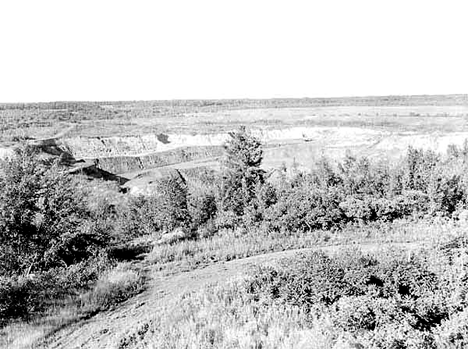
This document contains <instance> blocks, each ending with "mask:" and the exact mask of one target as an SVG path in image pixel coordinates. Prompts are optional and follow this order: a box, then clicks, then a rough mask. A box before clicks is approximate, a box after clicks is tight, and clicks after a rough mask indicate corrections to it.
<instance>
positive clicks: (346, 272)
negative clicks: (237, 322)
mask: <svg viewBox="0 0 468 349" xmlns="http://www.w3.org/2000/svg"><path fill="white" fill-rule="evenodd" d="M430 254H432V255H430ZM466 256H467V255H466V251H464V252H463V251H462V252H461V255H460V256H459V257H458V258H455V259H449V258H446V257H444V256H443V255H442V254H439V253H438V252H436V251H431V252H424V251H423V252H421V253H418V254H413V253H410V252H403V251H388V252H387V253H385V254H380V255H379V257H378V258H376V257H373V256H368V255H364V254H362V253H361V252H359V251H357V250H348V251H345V252H341V253H339V254H337V255H336V256H334V257H328V256H327V255H326V254H324V253H322V252H312V253H309V254H301V255H297V256H296V257H295V258H294V259H290V260H283V261H281V262H280V263H279V265H278V266H275V267H271V266H268V267H258V268H257V270H255V271H254V272H253V273H252V275H251V277H250V278H248V279H247V280H246V281H245V289H246V291H247V293H248V294H249V295H250V297H251V298H250V299H252V300H253V301H254V302H259V301H261V302H262V304H271V303H272V302H280V303H284V304H289V305H291V306H298V307H300V308H302V309H303V310H304V311H305V312H306V313H312V314H314V316H319V317H321V316H325V315H326V314H328V315H329V316H330V318H331V320H332V323H333V326H334V328H335V330H337V329H338V330H341V331H344V332H345V333H351V334H354V336H355V337H356V338H358V339H359V341H360V343H361V344H362V345H364V346H365V347H378V348H393V347H395V345H397V346H398V345H399V346H398V347H404V348H407V347H413V345H416V346H415V347H421V348H427V347H435V345H436V343H437V342H439V343H445V345H449V346H450V345H454V344H456V343H458V344H459V345H460V343H467V341H468V337H467V336H468V332H466V331H465V332H464V329H465V328H466V326H465V325H464V324H461V323H456V322H455V321H454V319H462V318H464V317H466V309H467V307H468V303H467V302H466V298H464V297H460V296H459V293H458V292H459V291H458V290H460V288H464V289H466V287H467V286H468V284H467V280H466V278H465V280H464V281H463V280H460V278H459V275H458V274H457V271H456V270H455V269H450V268H454V266H456V265H458V266H462V268H465V271H464V273H466V272H467V270H466V265H465V266H464V267H463V265H464V260H465V259H466ZM436 260H437V262H438V263H439V265H438V266H437V267H436V268H435V269H436V270H433V267H432V266H431V265H432V263H433V262H435V261H436ZM440 265H443V266H444V267H443V268H440ZM465 275H466V274H465ZM442 347H443V346H442Z"/></svg>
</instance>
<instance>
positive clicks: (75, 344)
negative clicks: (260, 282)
mask: <svg viewBox="0 0 468 349" xmlns="http://www.w3.org/2000/svg"><path fill="white" fill-rule="evenodd" d="M355 246H357V247H360V248H361V249H362V250H363V251H369V252H370V251H377V250H378V249H379V248H381V247H383V245H378V244H363V245H359V244H356V245H355ZM385 246H399V247H405V248H408V249H411V250H413V249H417V248H419V247H421V244H417V243H399V244H387V245H385ZM340 247H341V246H327V247H317V248H308V249H299V250H289V251H283V252H276V253H268V254H263V255H258V256H253V257H249V258H245V259H238V260H234V261H230V262H220V263H216V264H213V265H210V266H207V267H205V268H203V269H196V270H193V271H190V272H182V273H179V274H176V275H169V276H164V275H163V273H162V272H153V271H151V270H149V272H150V273H151V274H152V275H151V280H150V285H149V288H148V290H146V291H145V292H143V293H142V294H140V295H138V296H136V297H134V298H132V299H130V300H128V301H126V302H125V303H123V304H121V305H120V306H119V307H118V308H116V309H114V310H111V311H107V312H103V313H100V314H98V315H96V316H94V317H92V318H90V319H88V320H86V321H82V322H80V323H76V324H73V325H70V326H68V327H66V328H65V329H62V330H61V331H59V332H57V333H55V334H54V335H52V336H51V337H50V338H48V339H47V340H46V342H44V343H42V344H41V346H40V347H42V348H70V349H71V348H117V347H118V345H119V343H122V342H126V343H127V344H128V347H134V346H138V343H137V342H134V341H132V338H135V336H136V334H138V332H139V331H140V329H141V328H144V327H145V325H147V324H148V323H149V322H150V321H151V318H152V317H153V316H154V313H155V312H156V311H157V309H160V308H161V307H163V306H168V305H170V303H171V302H172V301H173V300H174V299H176V298H177V296H179V295H181V294H183V293H185V292H189V291H194V290H197V289H200V288H201V287H203V286H204V285H206V284H208V283H212V282H223V281H227V280H228V279H231V278H233V277H236V276H239V275H242V274H244V273H245V272H246V271H247V270H248V269H249V268H251V267H252V266H254V265H258V264H262V263H270V262H275V261H277V260H279V259H281V258H283V257H291V256H293V255H295V254H296V253H298V252H306V251H310V250H317V249H322V250H324V251H326V252H334V251H336V250H338V249H339V248H340Z"/></svg>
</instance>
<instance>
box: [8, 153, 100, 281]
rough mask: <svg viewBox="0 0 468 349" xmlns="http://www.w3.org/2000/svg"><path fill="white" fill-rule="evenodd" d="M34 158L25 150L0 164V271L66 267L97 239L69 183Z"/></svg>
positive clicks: (55, 165) (62, 174)
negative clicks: (58, 265)
mask: <svg viewBox="0 0 468 349" xmlns="http://www.w3.org/2000/svg"><path fill="white" fill-rule="evenodd" d="M37 155H38V154H37V153H36V151H35V150H34V149H33V148H31V147H28V146H25V147H22V148H20V149H18V150H16V152H15V155H14V156H13V157H12V158H11V159H8V160H3V161H1V164H0V168H1V170H2V175H1V176H0V271H2V269H3V271H4V272H6V271H7V272H10V273H21V272H25V271H30V270H34V269H46V268H48V267H50V266H54V265H57V264H60V265H70V264H72V263H75V262H77V261H79V260H81V259H83V258H86V257H88V256H89V253H90V251H89V247H90V246H91V245H95V244H96V243H98V241H97V240H99V239H98V238H97V235H95V234H94V231H92V229H89V227H88V229H86V228H85V223H86V221H87V218H88V217H89V212H88V210H87V206H86V202H85V198H84V195H83V193H82V192H81V191H80V190H79V189H78V187H77V185H76V183H74V181H73V178H72V177H71V176H70V175H68V174H67V173H65V172H64V171H63V169H62V168H60V167H59V164H58V161H55V162H50V161H49V162H47V161H44V160H41V159H39V158H38V156H37ZM83 228H84V229H83Z"/></svg>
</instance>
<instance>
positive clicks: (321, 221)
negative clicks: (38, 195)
mask: <svg viewBox="0 0 468 349" xmlns="http://www.w3.org/2000/svg"><path fill="white" fill-rule="evenodd" d="M225 150H226V157H225V160H224V162H223V170H222V171H221V173H220V174H213V173H210V174H208V172H207V173H205V174H204V177H206V178H204V179H203V180H198V181H193V180H191V181H187V182H185V179H184V178H183V177H182V175H181V174H180V173H178V175H177V176H175V177H174V176H170V177H169V178H167V179H163V180H160V181H159V182H160V183H159V184H158V185H157V187H156V190H155V193H154V194H153V195H152V196H149V197H145V198H143V197H141V198H135V199H132V200H129V202H128V204H127V205H124V206H123V207H122V209H121V210H120V211H118V213H119V214H118V215H117V217H116V222H117V223H118V224H117V225H116V228H115V229H116V230H118V231H120V232H121V234H122V235H128V234H130V236H139V235H144V234H148V233H154V232H157V233H158V234H162V233H165V232H170V231H171V230H173V229H175V228H179V227H183V228H184V229H185V230H189V231H192V232H197V231H198V232H200V235H201V236H209V235H212V233H213V232H216V230H222V229H226V228H227V229H235V228H238V227H245V228H248V229H253V228H256V229H261V230H262V231H270V232H280V233H286V234H289V233H297V232H308V231H313V230H317V229H319V230H320V229H326V230H330V229H332V230H335V229H341V228H342V227H344V226H346V225H349V224H353V225H354V224H358V225H362V224H366V223H370V222H375V221H381V222H391V221H393V220H395V219H401V218H407V217H414V218H420V217H424V216H432V217H436V216H445V217H452V216H453V217H458V213H459V212H461V211H463V210H464V209H466V207H467V201H466V200H467V194H468V187H467V184H468V176H467V173H468V171H467V170H468V161H465V160H466V159H465V157H464V155H463V154H465V153H464V152H463V151H461V150H459V149H458V148H457V147H455V146H451V147H450V151H449V155H447V156H443V155H441V154H436V153H434V152H432V151H425V150H418V149H413V148H409V149H408V153H407V155H406V156H405V157H404V158H402V159H401V160H400V161H399V162H397V163H388V162H386V163H384V162H377V161H373V160H370V159H367V158H365V157H361V158H359V157H355V156H352V155H351V154H349V153H348V154H346V156H345V157H344V159H343V160H342V161H339V162H336V163H332V162H330V161H329V160H327V159H325V158H322V159H319V161H318V162H317V163H316V164H315V165H314V167H313V169H312V171H311V172H310V173H298V172H297V171H296V172H295V175H293V176H287V175H286V172H284V171H281V170H280V171H279V175H280V178H279V179H278V180H276V181H274V180H272V181H269V180H268V175H267V173H265V171H263V170H262V169H261V168H260V166H261V161H262V156H263V152H262V149H261V144H260V142H259V141H258V140H257V139H255V138H254V137H253V136H251V135H250V134H249V133H248V132H247V131H246V130H245V128H241V129H239V130H238V131H237V132H233V133H232V134H231V139H230V140H229V141H228V142H227V143H226V145H225ZM206 231H209V232H210V233H209V234H208V233H206ZM188 235H190V236H194V235H196V234H188Z"/></svg>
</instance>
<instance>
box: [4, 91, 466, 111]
mask: <svg viewBox="0 0 468 349" xmlns="http://www.w3.org/2000/svg"><path fill="white" fill-rule="evenodd" d="M421 105H434V106H443V105H468V95H464V94H454V95H413V96H411V95H410V96H364V97H335V98H272V99H178V100H156V101H118V102H108V101H107V102H106V101H102V102H66V101H65V102H46V103H0V110H32V109H39V110H64V109H66V110H70V111H82V110H93V109H100V108H103V109H106V108H108V107H111V108H112V107H114V108H118V109H126V108H129V109H135V108H136V109H146V108H170V109H173V108H176V109H177V108H194V109H206V108H208V109H209V108H220V109H244V108H246V109H248V108H280V107H339V106H421Z"/></svg>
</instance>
